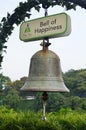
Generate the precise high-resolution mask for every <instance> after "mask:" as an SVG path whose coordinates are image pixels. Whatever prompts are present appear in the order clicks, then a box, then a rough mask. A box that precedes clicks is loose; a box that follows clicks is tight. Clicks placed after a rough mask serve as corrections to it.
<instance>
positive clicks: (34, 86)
mask: <svg viewBox="0 0 86 130" xmlns="http://www.w3.org/2000/svg"><path fill="white" fill-rule="evenodd" d="M21 90H23V91H47V92H50V91H58V92H69V89H68V88H67V87H66V86H65V84H64V81H63V78H62V72H61V66H60V59H59V57H58V56H57V55H56V54H55V53H54V52H52V51H50V50H48V49H45V50H41V51H38V52H37V53H35V54H34V55H33V56H32V58H31V64H30V69H29V75H28V78H27V81H26V82H25V84H24V86H23V87H22V88H21Z"/></svg>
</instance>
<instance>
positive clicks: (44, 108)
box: [42, 92, 48, 120]
mask: <svg viewBox="0 0 86 130" xmlns="http://www.w3.org/2000/svg"><path fill="white" fill-rule="evenodd" d="M47 99H48V94H47V92H43V94H42V100H43V116H42V120H46V119H47V118H46V116H45V113H46V101H47Z"/></svg>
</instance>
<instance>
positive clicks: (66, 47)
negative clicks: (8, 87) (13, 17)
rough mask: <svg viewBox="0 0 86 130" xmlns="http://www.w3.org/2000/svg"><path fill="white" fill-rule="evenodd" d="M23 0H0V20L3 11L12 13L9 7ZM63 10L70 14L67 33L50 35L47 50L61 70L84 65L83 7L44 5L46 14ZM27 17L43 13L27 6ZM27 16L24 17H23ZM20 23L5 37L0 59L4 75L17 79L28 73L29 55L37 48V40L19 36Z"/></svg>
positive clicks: (85, 12) (85, 14)
mask: <svg viewBox="0 0 86 130" xmlns="http://www.w3.org/2000/svg"><path fill="white" fill-rule="evenodd" d="M21 1H25V0H2V1H1V3H0V20H1V19H2V17H6V16H7V12H9V13H11V14H12V13H13V10H14V9H15V8H16V7H17V6H18V5H19V2H21ZM62 12H65V13H67V14H68V15H69V16H70V17H71V28H72V31H71V34H70V35H69V36H65V37H59V38H53V39H50V40H49V41H50V43H52V44H51V46H50V47H49V49H50V50H52V51H53V52H55V53H56V54H57V55H58V56H59V58H60V63H61V68H62V72H64V73H65V72H67V71H69V70H71V69H74V70H78V69H86V58H85V56H86V10H85V9H83V8H81V7H79V6H77V8H76V11H74V10H70V11H66V10H65V8H62V7H59V6H55V7H53V8H49V9H48V15H52V14H59V13H62ZM31 13H32V15H31V17H30V20H31V19H35V18H40V17H43V16H44V10H43V9H41V10H40V12H39V13H38V12H37V11H35V10H34V9H32V10H31ZM27 20H28V19H26V21H27ZM19 32H20V25H19V26H16V25H15V29H14V31H13V33H12V35H11V36H10V37H9V40H8V42H7V43H6V44H5V45H7V49H6V51H7V52H6V53H4V59H3V63H2V70H1V73H2V74H3V75H4V76H8V77H9V78H10V79H11V80H12V81H15V80H19V79H20V78H22V77H24V76H28V73H29V65H30V59H31V57H32V55H33V54H34V53H36V52H37V51H39V50H41V49H42V47H41V46H40V43H41V42H42V40H39V41H32V42H23V41H21V40H20V39H19Z"/></svg>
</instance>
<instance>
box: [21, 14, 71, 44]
mask: <svg viewBox="0 0 86 130" xmlns="http://www.w3.org/2000/svg"><path fill="white" fill-rule="evenodd" d="M70 32H71V20H70V17H69V16H68V15H67V14H66V13H60V14H55V15H50V16H47V17H42V18H38V19H34V20H30V21H27V22H23V23H22V24H21V26H20V40H22V41H25V42H27V41H35V40H41V39H43V38H46V37H48V38H54V37H61V36H67V35H69V34H70Z"/></svg>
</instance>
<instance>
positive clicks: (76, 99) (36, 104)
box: [0, 69, 86, 112]
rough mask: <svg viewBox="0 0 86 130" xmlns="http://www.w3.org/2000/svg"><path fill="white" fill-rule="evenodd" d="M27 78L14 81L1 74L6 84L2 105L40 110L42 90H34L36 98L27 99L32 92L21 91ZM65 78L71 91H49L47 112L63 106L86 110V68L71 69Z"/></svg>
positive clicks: (2, 94)
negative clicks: (36, 91)
mask: <svg viewBox="0 0 86 130" xmlns="http://www.w3.org/2000/svg"><path fill="white" fill-rule="evenodd" d="M26 78H27V77H22V78H21V79H20V80H16V81H14V82H12V81H11V80H10V79H9V77H6V76H3V75H0V80H1V81H2V84H5V89H4V90H3V89H1V87H0V105H4V106H7V107H9V108H14V109H17V110H22V111H27V110H33V111H39V110H41V109H42V104H43V103H42V92H38V93H35V92H33V94H34V95H35V99H34V100H30V99H29V100H26V97H27V96H30V95H32V94H31V93H29V92H27V93H21V92H20V88H21V87H22V86H23V84H24V83H25V81H26ZM63 78H64V82H65V84H66V86H67V87H68V88H69V90H70V92H69V93H59V92H56V93H54V92H52V93H48V100H47V106H46V107H47V112H55V111H58V110H60V109H61V108H64V109H65V108H71V109H72V110H80V109H81V110H86V69H82V70H69V71H68V72H66V73H64V74H63ZM2 84H1V85H2ZM1 85H0V86H1Z"/></svg>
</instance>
